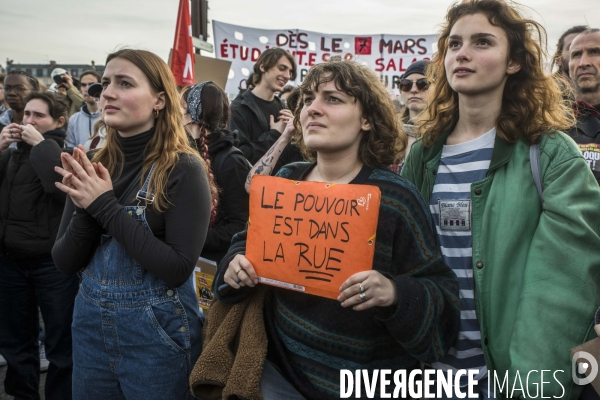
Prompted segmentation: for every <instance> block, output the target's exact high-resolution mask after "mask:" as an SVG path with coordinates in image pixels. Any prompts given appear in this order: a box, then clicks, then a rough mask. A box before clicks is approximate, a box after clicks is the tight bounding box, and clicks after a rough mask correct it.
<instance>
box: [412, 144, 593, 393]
mask: <svg viewBox="0 0 600 400" xmlns="http://www.w3.org/2000/svg"><path fill="white" fill-rule="evenodd" d="M449 134H450V132H446V133H444V134H442V135H441V136H440V137H439V138H438V140H437V141H436V142H435V143H434V144H433V145H432V146H430V147H424V146H423V145H422V143H421V142H420V141H418V142H416V143H415V144H414V145H413V147H412V149H411V152H410V155H409V157H408V159H407V160H406V163H405V165H404V167H403V169H402V176H404V177H405V178H407V179H408V180H410V181H411V182H412V183H413V184H415V186H416V187H417V189H418V190H419V191H420V193H421V195H422V196H423V198H424V199H425V200H426V201H427V202H429V199H430V195H431V192H432V190H433V185H434V183H435V175H436V173H437V170H438V166H439V162H440V158H441V154H442V146H443V145H444V143H445V142H446V138H447V137H448V135H449ZM540 148H541V158H540V164H541V165H540V168H541V172H542V176H543V186H544V191H543V196H542V197H543V203H544V205H543V209H542V206H541V204H540V199H539V196H538V193H537V190H536V188H535V184H534V182H533V177H532V172H531V167H530V162H529V145H528V144H527V143H526V142H525V141H524V140H519V141H517V142H516V143H514V144H510V143H508V142H506V141H504V140H502V139H500V138H499V137H496V141H495V145H494V151H493V155H492V160H491V163H490V167H489V170H488V172H487V174H486V177H485V179H483V180H481V181H478V182H475V183H473V184H472V185H471V199H472V225H471V226H472V237H473V271H474V272H473V277H474V280H475V302H476V312H477V318H478V320H479V324H480V329H481V344H482V347H483V351H484V355H485V359H486V364H487V366H488V369H489V370H490V378H492V379H493V378H494V374H495V376H498V380H499V382H500V383H502V382H503V380H504V377H505V375H506V374H508V375H507V376H508V387H507V386H506V385H504V390H503V391H502V396H501V397H503V398H506V397H513V398H531V397H535V391H536V390H538V391H540V390H541V385H542V384H541V382H542V381H543V382H544V384H543V396H556V397H555V398H562V399H577V398H578V396H579V394H580V392H581V388H582V387H581V386H577V385H575V384H574V382H573V379H572V376H571V366H572V364H571V355H570V353H569V350H570V349H571V348H573V347H575V346H578V345H579V344H581V343H584V342H585V341H587V340H591V339H592V338H594V337H595V333H594V330H593V317H594V312H595V311H596V309H597V308H598V305H599V304H600V187H599V186H598V183H597V182H596V180H595V179H594V176H593V175H592V173H591V171H590V168H589V166H588V165H587V163H586V162H585V160H584V159H583V157H582V156H581V153H580V151H579V150H578V149H577V147H576V145H575V143H574V142H573V140H572V139H571V138H569V137H568V136H567V135H565V134H563V133H561V132H556V133H554V134H552V135H543V138H542V141H541V145H540ZM536 370H537V372H531V373H530V371H536ZM541 370H546V372H544V375H543V379H542V375H541ZM547 370H549V371H547ZM561 370H562V372H560V371H561ZM517 374H518V375H517ZM528 374H529V375H528ZM519 378H520V381H519ZM515 382H516V384H515ZM520 382H522V386H521V384H520ZM536 385H538V386H536ZM513 386H515V387H516V389H515V390H514V391H513V390H512V389H513ZM521 388H522V389H523V390H519V389H521ZM497 390H498V389H497ZM497 393H498V392H497ZM538 396H539V397H538V398H540V397H541V393H538Z"/></svg>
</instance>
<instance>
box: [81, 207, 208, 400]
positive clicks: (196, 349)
mask: <svg viewBox="0 0 600 400" xmlns="http://www.w3.org/2000/svg"><path fill="white" fill-rule="evenodd" d="M125 211H127V212H128V214H129V215H130V216H131V217H132V218H134V219H135V220H136V221H138V222H139V223H140V224H141V225H142V226H144V228H145V229H147V230H149V231H150V227H149V226H148V224H147V222H146V218H145V210H144V209H143V207H136V206H134V207H125ZM192 279H193V276H190V278H189V279H188V280H187V282H186V283H184V284H183V285H182V286H180V287H178V288H172V287H169V286H167V285H166V284H165V283H164V282H163V281H161V280H160V279H158V278H156V277H155V276H154V275H153V274H151V273H150V272H148V271H147V270H146V269H144V268H143V267H142V266H141V265H140V264H138V263H137V261H135V259H134V258H133V257H131V256H130V255H129V253H128V252H127V250H126V249H125V247H124V246H123V245H121V244H120V243H119V242H118V241H117V240H115V239H114V238H113V237H111V236H109V235H102V239H101V244H100V246H99V247H98V248H97V250H96V253H95V254H94V256H93V258H92V261H91V262H90V264H89V266H88V267H87V268H86V269H85V270H84V271H83V274H82V283H81V288H80V291H79V294H78V295H77V298H76V300H75V312H74V315H73V366H74V370H73V396H74V397H75V398H76V399H87V400H91V399H98V400H100V399H111V400H112V399H145V400H152V399H157V400H159V399H160V400H170V399H186V398H188V397H189V396H190V390H189V383H188V379H189V374H190V372H191V369H192V367H193V366H194V364H195V362H196V360H197V359H198V357H199V356H200V351H201V349H202V337H201V331H202V323H201V320H200V312H199V308H198V299H197V298H196V293H195V291H194V288H193V280H192Z"/></svg>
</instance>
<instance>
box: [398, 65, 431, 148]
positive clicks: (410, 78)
mask: <svg viewBox="0 0 600 400" xmlns="http://www.w3.org/2000/svg"><path fill="white" fill-rule="evenodd" d="M429 63H430V61H429V60H421V61H417V62H414V63H412V64H410V65H409V66H408V68H407V69H406V72H405V73H404V75H402V77H401V79H400V85H399V86H400V91H401V92H402V94H401V96H402V103H404V109H403V110H402V113H401V114H400V118H402V123H403V124H404V125H405V126H404V130H405V131H406V133H407V135H408V147H407V149H408V150H407V151H410V147H411V146H412V144H413V143H414V141H415V136H414V133H412V132H413V129H412V125H413V124H414V122H415V120H416V118H417V116H418V115H419V114H420V113H421V111H423V110H424V109H425V106H426V105H427V97H428V95H429V82H428V81H427V78H426V77H425V69H426V68H427V66H428V65H429ZM407 125H409V126H407ZM406 155H407V156H408V152H407V154H406Z"/></svg>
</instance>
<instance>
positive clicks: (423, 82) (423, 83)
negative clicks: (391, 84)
mask: <svg viewBox="0 0 600 400" xmlns="http://www.w3.org/2000/svg"><path fill="white" fill-rule="evenodd" d="M413 83H416V84H417V89H419V90H427V88H428V87H429V82H427V78H420V79H417V80H416V81H411V80H410V79H401V80H400V90H402V91H403V92H410V90H411V89H412V87H413Z"/></svg>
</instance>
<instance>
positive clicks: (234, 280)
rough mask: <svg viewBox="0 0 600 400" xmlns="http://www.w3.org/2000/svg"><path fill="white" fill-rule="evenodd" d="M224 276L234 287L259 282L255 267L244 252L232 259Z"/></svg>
mask: <svg viewBox="0 0 600 400" xmlns="http://www.w3.org/2000/svg"><path fill="white" fill-rule="evenodd" d="M223 278H224V279H225V283H227V284H228V285H229V286H231V287H232V288H234V289H239V288H241V287H242V286H250V287H254V286H255V285H256V284H257V283H258V276H256V271H254V267H253V266H252V264H251V263H250V261H248V259H247V258H246V256H244V255H243V254H238V255H236V256H235V257H234V258H233V260H231V262H230V263H229V266H228V267H227V271H225V275H223Z"/></svg>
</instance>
